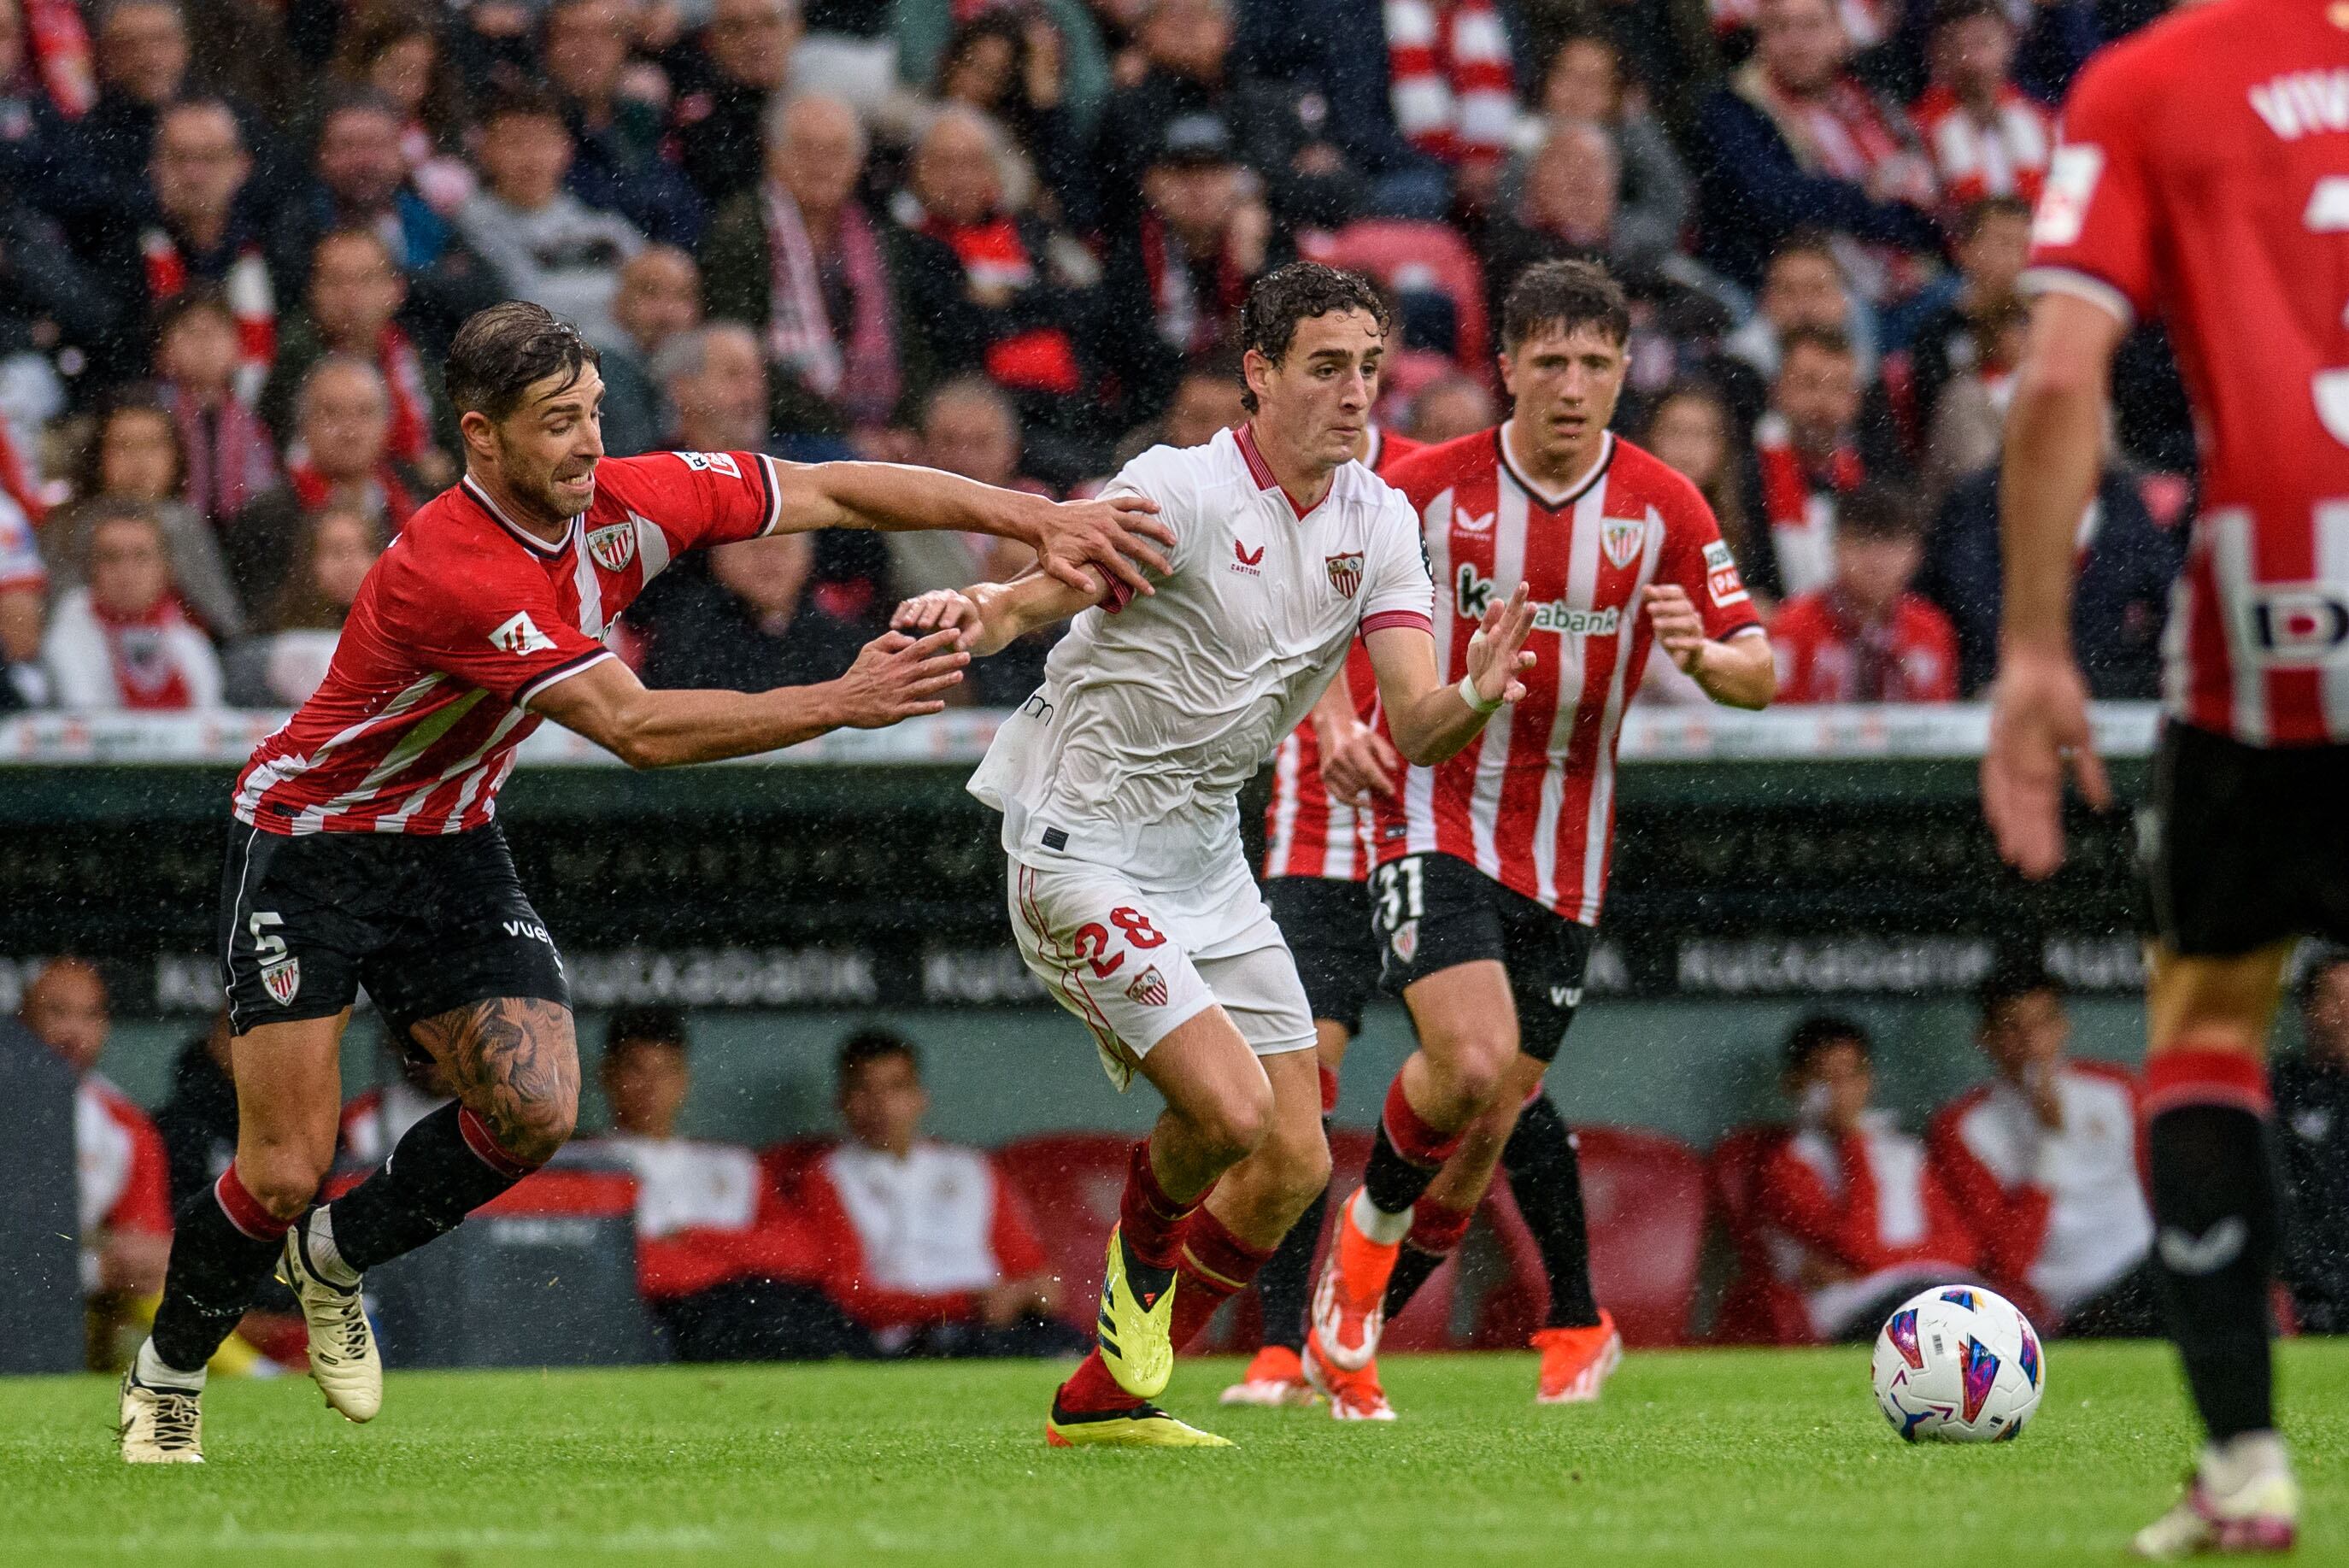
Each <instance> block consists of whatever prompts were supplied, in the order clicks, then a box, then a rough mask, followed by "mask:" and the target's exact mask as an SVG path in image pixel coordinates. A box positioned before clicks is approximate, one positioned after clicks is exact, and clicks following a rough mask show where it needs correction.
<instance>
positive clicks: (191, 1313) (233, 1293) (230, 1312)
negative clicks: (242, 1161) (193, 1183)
mask: <svg viewBox="0 0 2349 1568" xmlns="http://www.w3.org/2000/svg"><path fill="white" fill-rule="evenodd" d="M221 1180H222V1181H235V1180H236V1171H235V1168H234V1167H233V1166H232V1167H231V1168H230V1169H229V1171H227V1172H226V1174H224V1175H223V1176H222V1178H221ZM246 1201H247V1202H250V1199H249V1198H247V1200H246ZM256 1212H258V1211H257V1206H256ZM282 1238H283V1228H282V1227H281V1228H280V1233H279V1234H278V1235H275V1236H270V1237H267V1238H266V1239H264V1238H262V1237H258V1236H254V1235H249V1234H247V1233H245V1232H243V1231H242V1230H239V1229H238V1228H237V1226H236V1224H235V1222H233V1221H232V1220H231V1219H230V1218H229V1217H228V1214H227V1212H226V1211H224V1210H223V1209H222V1207H221V1201H220V1197H219V1184H218V1183H217V1182H214V1183H211V1184H208V1185H206V1186H203V1187H200V1188H198V1189H197V1190H196V1191H193V1192H191V1193H189V1194H188V1196H187V1199H186V1201H185V1202H181V1205H180V1206H179V1208H178V1210H177V1211H176V1212H173V1214H172V1215H171V1266H170V1267H169V1269H167V1270H166V1271H165V1273H164V1275H163V1299H162V1301H161V1302H160V1303H159V1304H158V1305H156V1308H155V1327H154V1330H153V1337H154V1341H155V1354H156V1355H157V1356H158V1357H160V1358H161V1360H162V1363H163V1365H164V1366H166V1367H172V1368H174V1369H176V1370H178V1371H181V1372H200V1371H202V1369H203V1367H204V1364H205V1363H206V1362H208V1361H210V1360H211V1359H212V1352H213V1351H215V1350H218V1349H219V1348H220V1347H221V1344H222V1341H223V1340H225V1339H227V1338H228V1336H230V1335H231V1334H233V1333H234V1332H235V1331H236V1323H237V1319H238V1318H240V1317H243V1315H244V1313H245V1309H246V1308H247V1307H249V1306H251V1305H253V1298H254V1295H257V1294H259V1292H260V1290H261V1284H262V1281H263V1280H264V1279H266V1278H267V1277H268V1276H269V1265H270V1262H271V1260H272V1259H274V1258H275V1257H276V1256H277V1249H278V1247H279V1245H280V1243H281V1241H282Z"/></svg>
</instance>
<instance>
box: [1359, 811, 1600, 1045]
mask: <svg viewBox="0 0 2349 1568" xmlns="http://www.w3.org/2000/svg"><path fill="white" fill-rule="evenodd" d="M1371 921H1372V927H1373V929H1374V930H1375V931H1376V932H1377V933H1378V940H1379V963H1380V981H1381V984H1382V985H1384V986H1385V988H1386V989H1387V990H1389V991H1391V992H1392V993H1394V994H1395V995H1402V991H1403V988H1404V987H1405V986H1407V985H1410V984H1411V983H1412V982H1413V981H1414V980H1423V979H1425V978H1426V977H1427V976H1428V975H1433V974H1436V973H1438V972H1439V971H1442V970H1445V969H1451V968H1454V967H1456V966H1457V965H1463V964H1473V963H1475V962H1476V961H1477V960H1479V959H1483V958H1491V959H1496V960H1498V961H1499V963H1500V964H1501V965H1502V967H1504V968H1505V969H1506V970H1507V971H1508V973H1509V994H1510V995H1512V996H1513V997H1515V998H1516V1004H1517V1048H1518V1049H1519V1050H1521V1051H1523V1052H1525V1053H1526V1055H1527V1056H1529V1057H1533V1058H1534V1059H1535V1060H1536V1061H1541V1062H1550V1061H1556V1060H1557V1052H1558V1047H1560V1046H1562V1045H1564V1044H1565V1043H1566V1031H1567V1028H1568V1026H1569V1025H1571V1024H1572V1023H1573V1022H1574V1014H1575V1009H1576V1008H1578V1007H1579V1006H1582V976H1583V972H1584V971H1585V970H1586V969H1588V967H1589V966H1590V947H1591V943H1592V941H1593V937H1594V934H1593V933H1592V931H1591V929H1590V927H1588V926H1587V925H1584V924H1583V923H1580V922H1579V921H1573V920H1568V919H1566V918H1565V917H1564V916H1562V915H1560V914H1558V913H1557V912H1556V911H1555V910H1551V909H1547V908H1545V907H1543V906H1542V905H1541V904H1539V903H1536V902H1535V901H1534V900H1532V899H1529V898H1527V897H1526V896H1525V895H1524V894H1523V893H1520V892H1513V891H1512V890H1510V889H1508V888H1506V887H1503V886H1502V885H1501V884H1500V883H1499V882H1495V881H1494V880H1493V879H1492V878H1491V877H1488V876H1486V875H1485V873H1484V872H1480V871H1478V870H1477V869H1476V868H1475V866H1472V865H1470V864H1469V863H1468V862H1467V861H1464V860H1461V859H1459V858H1457V857H1456V856H1453V855H1444V854H1421V855H1406V856H1404V857H1403V858H1402V860H1399V861H1387V862H1386V863H1385V864H1384V865H1382V866H1380V867H1379V868H1378V869H1377V870H1376V871H1374V872H1371Z"/></svg>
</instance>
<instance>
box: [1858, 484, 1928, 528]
mask: <svg viewBox="0 0 2349 1568" xmlns="http://www.w3.org/2000/svg"><path fill="white" fill-rule="evenodd" d="M1836 531H1837V533H1838V534H1841V535H1844V536H1847V537H1848V538H1852V539H1875V540H1901V541H1908V540H1917V539H1922V538H1924V537H1925V517H1924V511H1923V509H1922V508H1921V507H1920V506H1919V505H1918V504H1917V498H1916V496H1915V494H1914V493H1913V492H1911V491H1909V490H1903V489H1901V488H1900V487H1899V486H1898V485H1891V484H1881V483H1874V482H1871V483H1868V484H1864V485H1861V486H1859V487H1858V488H1857V489H1856V490H1851V491H1849V492H1848V493H1847V494H1845V495H1844V496H1842V497H1841V498H1839V499H1838V500H1837V501H1836Z"/></svg>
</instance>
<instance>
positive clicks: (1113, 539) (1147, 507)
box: [1036, 495, 1174, 598]
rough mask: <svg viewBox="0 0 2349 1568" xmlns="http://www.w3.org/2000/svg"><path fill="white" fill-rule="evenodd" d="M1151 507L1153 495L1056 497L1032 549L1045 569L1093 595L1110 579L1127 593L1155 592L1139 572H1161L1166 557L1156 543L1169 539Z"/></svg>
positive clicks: (1169, 542)
mask: <svg viewBox="0 0 2349 1568" xmlns="http://www.w3.org/2000/svg"><path fill="white" fill-rule="evenodd" d="M1156 511H1158V503H1157V502H1156V501H1154V500H1151V499H1150V498H1149V497H1148V496H1140V495H1113V496H1104V497H1102V499H1101V500H1071V501H1062V502H1061V503H1060V504H1059V505H1057V506H1055V507H1053V508H1052V509H1051V511H1050V512H1048V513H1047V514H1046V515H1045V518H1044V525H1043V536H1042V537H1041V538H1040V539H1039V540H1038V541H1037V543H1036V554H1037V556H1038V558H1039V559H1040V561H1041V562H1043V567H1044V570H1045V571H1047V572H1049V573H1051V574H1052V575H1053V576H1055V577H1057V578H1059V579H1060V580H1061V582H1063V583H1067V584H1068V585H1069V586H1070V587H1071V588H1074V589H1077V590H1078V591H1080V592H1081V593H1085V594H1087V595H1088V596H1090V597H1093V598H1099V597H1100V596H1101V594H1102V591H1103V590H1104V589H1105V588H1106V587H1108V586H1109V584H1110V583H1112V582H1115V583H1123V584H1124V585H1125V587H1126V588H1127V589H1128V590H1129V591H1130V592H1131V593H1155V592H1156V590H1155V589H1154V588H1152V587H1151V585H1150V579H1149V578H1147V577H1145V576H1143V571H1144V570H1145V569H1146V570H1148V571H1151V572H1155V573H1159V574H1160V575H1161V576H1164V574H1165V573H1166V570H1167V564H1166V557H1165V556H1164V554H1163V553H1161V552H1160V551H1159V549H1158V545H1159V544H1165V545H1172V544H1173V543H1174V530H1173V529H1171V528H1169V527H1167V526H1166V525H1165V524H1164V523H1163V522H1161V521H1158V519H1157V517H1156V516H1154V513H1155V512H1156ZM1153 541H1155V542H1156V543H1154V542H1153Z"/></svg>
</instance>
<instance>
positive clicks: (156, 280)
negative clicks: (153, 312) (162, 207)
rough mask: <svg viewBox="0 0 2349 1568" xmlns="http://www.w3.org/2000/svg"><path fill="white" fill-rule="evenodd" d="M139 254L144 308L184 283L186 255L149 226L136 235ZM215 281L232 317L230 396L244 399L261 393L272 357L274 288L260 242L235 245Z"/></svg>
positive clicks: (174, 294)
mask: <svg viewBox="0 0 2349 1568" xmlns="http://www.w3.org/2000/svg"><path fill="white" fill-rule="evenodd" d="M139 253H140V258H141V259H142V260H143V261H144V262H145V263H146V268H147V303H148V305H149V306H150V308H152V307H153V306H156V305H159V304H162V303H163V302H164V301H165V300H168V299H176V298H178V297H179V294H180V292H181V290H183V289H185V288H186V287H187V286H188V258H187V256H186V255H185V254H184V253H182V252H181V249H180V243H179V242H178V241H177V240H174V239H172V238H171V233H170V232H168V231H167V230H164V229H160V228H154V229H149V230H148V231H147V232H145V233H143V234H141V235H140V236H139ZM221 286H222V293H224V294H227V296H228V309H229V315H231V316H232V317H233V319H234V320H235V322H236V395H237V396H238V397H242V398H243V399H244V400H245V401H246V402H247V403H248V404H249V403H251V402H252V401H253V400H254V398H256V397H260V396H261V387H262V383H264V381H266V380H268V379H269V366H270V365H271V364H272V362H274V360H275V359H276V357H277V290H276V287H275V285H274V284H272V283H271V282H270V281H269V264H268V263H267V262H266V261H264V259H263V257H262V253H261V247H260V245H258V244H256V243H254V242H252V241H250V240H248V241H246V242H244V243H243V244H242V245H241V246H239V247H238V249H237V253H236V258H235V260H233V261H232V262H230V263H229V264H228V270H227V272H226V273H224V274H222V279H221Z"/></svg>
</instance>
